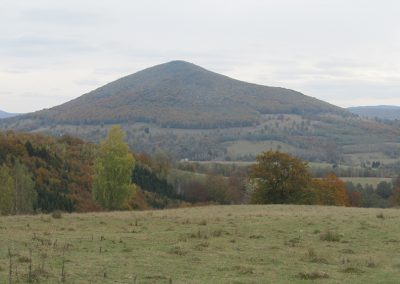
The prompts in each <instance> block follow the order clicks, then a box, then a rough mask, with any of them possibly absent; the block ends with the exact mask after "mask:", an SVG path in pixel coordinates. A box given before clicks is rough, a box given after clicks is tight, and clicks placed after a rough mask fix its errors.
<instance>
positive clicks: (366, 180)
mask: <svg viewBox="0 0 400 284" xmlns="http://www.w3.org/2000/svg"><path fill="white" fill-rule="evenodd" d="M340 179H341V180H342V181H344V182H346V181H351V182H352V183H353V184H354V185H356V184H358V183H359V184H361V185H362V186H365V185H372V186H373V187H376V186H377V185H378V184H379V183H380V182H381V181H386V182H388V183H392V181H393V179H391V178H380V177H341V178H340Z"/></svg>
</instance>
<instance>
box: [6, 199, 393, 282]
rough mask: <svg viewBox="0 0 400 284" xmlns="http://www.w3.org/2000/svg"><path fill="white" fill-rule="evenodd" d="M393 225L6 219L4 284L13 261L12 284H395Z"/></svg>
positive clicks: (313, 217) (251, 214)
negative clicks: (63, 281) (62, 281)
mask: <svg viewBox="0 0 400 284" xmlns="http://www.w3.org/2000/svg"><path fill="white" fill-rule="evenodd" d="M399 218H400V211H399V210H396V209H386V210H382V209H360V208H343V207H334V206H326V207H323V206H284V205H254V206H249V205H246V206H207V207H198V208H183V209H173V210H157V211H144V212H109V213H89V214H63V215H62V218H60V219H54V218H51V216H49V215H36V216H15V217H7V218H3V219H1V227H0V267H1V268H2V269H0V279H1V280H3V281H1V282H2V283H5V282H6V281H7V282H8V279H9V263H10V259H9V257H8V256H9V255H11V263H12V264H13V269H12V272H13V273H12V275H11V277H12V280H13V281H12V283H18V282H19V283H26V282H28V281H27V280H28V275H29V272H28V271H29V266H30V263H32V273H31V282H32V283H58V282H60V279H61V278H64V280H65V283H314V282H316V283H355V284H356V283H388V284H389V283H393V284H394V283H398V282H399V277H400V270H399V267H400V258H399V254H398V251H399V247H398V243H399V235H400V226H398V221H399ZM8 249H10V250H11V253H10V254H9V251H8ZM30 249H31V252H32V253H31V255H32V256H31V257H30V252H29V250H30ZM82 260H84V261H82ZM194 268H195V269H194ZM16 271H17V273H16ZM18 280H19V281H18ZM10 282H11V281H10Z"/></svg>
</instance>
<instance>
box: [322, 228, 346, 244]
mask: <svg viewBox="0 0 400 284" xmlns="http://www.w3.org/2000/svg"><path fill="white" fill-rule="evenodd" d="M340 237H341V236H340V235H339V234H338V233H336V232H332V231H330V230H327V231H325V232H324V233H321V234H320V235H319V239H320V240H321V241H327V242H339V241H340Z"/></svg>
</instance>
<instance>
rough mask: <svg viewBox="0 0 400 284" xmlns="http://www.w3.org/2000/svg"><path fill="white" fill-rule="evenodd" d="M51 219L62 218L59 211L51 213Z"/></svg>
mask: <svg viewBox="0 0 400 284" xmlns="http://www.w3.org/2000/svg"><path fill="white" fill-rule="evenodd" d="M51 217H53V218H54V219H61V218H62V212H61V210H55V211H53V213H51Z"/></svg>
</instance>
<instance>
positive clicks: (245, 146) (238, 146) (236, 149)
mask: <svg viewBox="0 0 400 284" xmlns="http://www.w3.org/2000/svg"><path fill="white" fill-rule="evenodd" d="M294 149H295V148H294V147H293V146H290V145H288V144H286V143H283V142H279V141H272V140H271V141H259V142H252V141H246V140H239V141H235V142H231V143H229V146H228V148H227V152H228V156H229V157H231V158H232V159H237V158H240V157H243V156H246V155H253V156H257V155H259V154H260V153H262V152H265V151H269V150H280V151H283V152H292V151H294Z"/></svg>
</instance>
